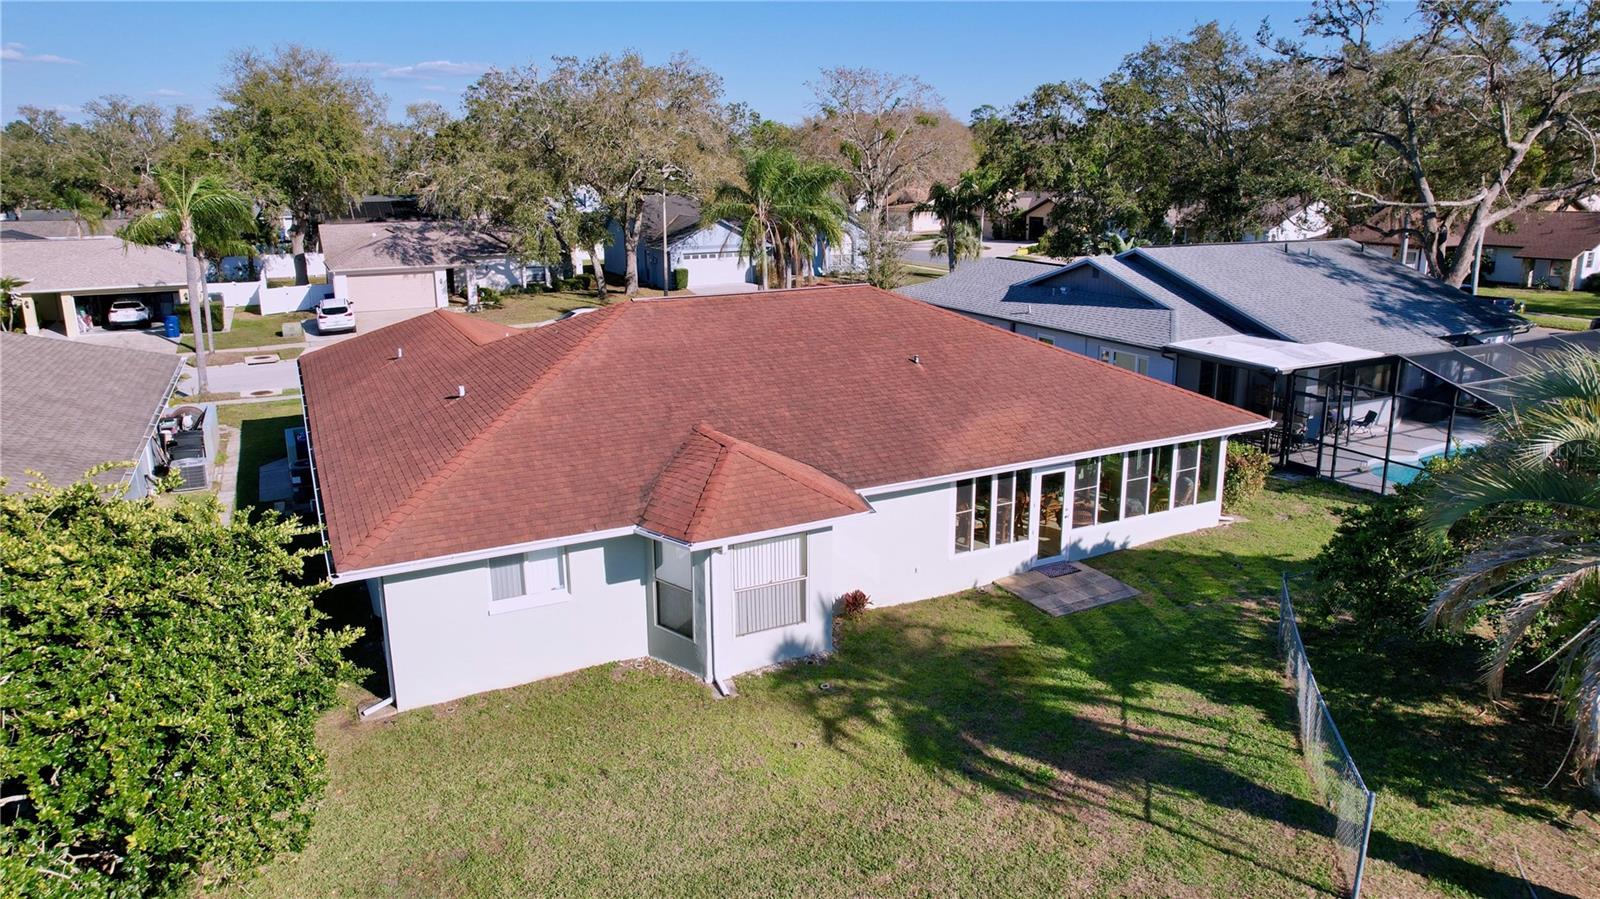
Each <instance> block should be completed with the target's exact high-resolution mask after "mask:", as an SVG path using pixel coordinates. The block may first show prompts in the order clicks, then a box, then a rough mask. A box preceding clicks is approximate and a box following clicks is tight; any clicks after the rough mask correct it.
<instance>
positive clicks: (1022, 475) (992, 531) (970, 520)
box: [950, 468, 1038, 556]
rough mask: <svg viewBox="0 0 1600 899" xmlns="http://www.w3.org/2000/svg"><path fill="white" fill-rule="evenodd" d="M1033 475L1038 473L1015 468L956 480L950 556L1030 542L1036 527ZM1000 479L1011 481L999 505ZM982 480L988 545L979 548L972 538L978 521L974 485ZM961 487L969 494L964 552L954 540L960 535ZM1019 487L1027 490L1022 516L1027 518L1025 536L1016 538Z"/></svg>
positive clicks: (1036, 529) (976, 494)
mask: <svg viewBox="0 0 1600 899" xmlns="http://www.w3.org/2000/svg"><path fill="white" fill-rule="evenodd" d="M1037 474H1038V471H1037V470H1036V469H1032V468H1015V469H1012V470H1010V471H997V472H995V473H994V474H991V475H980V476H979V477H975V478H962V479H961V480H959V481H956V482H955V483H954V485H953V487H954V489H953V490H952V491H951V503H950V521H951V537H950V555H951V556H964V555H966V554H968V553H973V552H979V553H981V552H986V551H988V550H991V549H998V548H999V547H1002V546H1010V545H1011V544H1013V543H1020V542H1025V541H1028V540H1032V539H1033V538H1034V535H1035V534H1037V533H1038V524H1037V523H1036V522H1035V521H1034V520H1033V498H1034V495H1035V494H1034V483H1033V482H1034V476H1035V475H1037ZM1003 477H1006V478H1010V479H1011V498H1010V499H1009V500H1005V501H1003V502H1002V500H1001V499H1000V479H1001V478H1003ZM984 479H987V480H988V481H989V542H987V543H985V544H984V545H982V546H977V545H976V544H975V543H974V538H975V537H976V535H977V526H976V522H977V519H978V482H979V481H981V480H984ZM962 485H967V487H966V489H968V490H970V491H971V494H972V506H971V508H970V509H969V510H968V512H967V513H966V516H967V517H966V523H965V528H966V537H967V546H966V548H965V549H962V548H961V545H960V543H959V542H958V538H959V537H960V536H961V533H960V529H961V527H962V526H963V525H962V523H961V522H960V521H959V520H958V519H957V517H956V516H957V515H958V514H959V510H960V508H961V491H962ZM1023 488H1026V490H1027V491H1028V508H1027V510H1026V513H1025V514H1026V515H1027V526H1028V531H1027V533H1026V534H1024V535H1023V536H1020V537H1019V536H1018V535H1017V522H1016V513H1017V494H1018V493H1019V492H1021V491H1022V489H1023ZM1002 505H1004V507H1005V510H1006V516H1005V529H1004V530H1003V531H1002V530H1001V528H1000V508H1001V506H1002ZM1002 533H1003V534H1004V535H1005V539H1004V540H1001V539H1000V535H1001V534H1002Z"/></svg>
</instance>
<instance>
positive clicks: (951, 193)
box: [916, 170, 999, 271]
mask: <svg viewBox="0 0 1600 899" xmlns="http://www.w3.org/2000/svg"><path fill="white" fill-rule="evenodd" d="M998 186H999V181H998V179H996V178H995V177H994V176H993V175H991V174H989V173H987V172H984V171H982V170H975V171H971V172H966V173H964V174H962V176H961V177H960V178H957V179H956V183H955V185H954V186H946V185H944V184H941V183H938V182H935V183H934V185H933V187H931V188H929V189H928V199H927V200H925V201H923V202H921V203H918V204H917V207H916V211H917V212H931V213H933V214H934V215H936V216H938V217H939V234H940V236H941V237H942V238H943V242H942V243H941V246H943V247H944V251H945V256H946V257H947V258H948V259H949V261H950V270H951V271H955V267H956V263H957V262H959V261H960V252H959V251H960V250H961V248H962V246H963V241H962V237H961V233H960V232H961V226H962V225H968V226H970V227H972V228H973V229H974V230H975V231H976V229H978V228H980V227H981V224H980V222H979V218H978V217H979V215H980V213H982V212H983V210H984V209H986V208H987V207H989V206H990V205H992V204H993V203H994V201H995V195H996V192H997V188H998ZM967 246H970V243H968V244H967ZM982 252H983V247H982V244H981V243H980V244H979V247H978V252H977V253H975V254H973V255H972V256H969V257H967V258H969V259H970V258H976V257H977V256H978V255H981V254H982Z"/></svg>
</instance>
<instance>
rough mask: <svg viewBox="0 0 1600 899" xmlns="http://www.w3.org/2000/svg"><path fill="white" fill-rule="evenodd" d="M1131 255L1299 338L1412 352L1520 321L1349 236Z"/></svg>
mask: <svg viewBox="0 0 1600 899" xmlns="http://www.w3.org/2000/svg"><path fill="white" fill-rule="evenodd" d="M1131 255H1132V256H1133V257H1134V258H1135V259H1138V258H1143V259H1146V260H1149V261H1150V262H1152V263H1154V264H1155V265H1157V266H1159V267H1160V268H1161V269H1163V270H1165V271H1166V272H1169V273H1171V274H1172V275H1175V276H1177V277H1178V278H1181V279H1183V281H1184V282H1186V283H1187V284H1189V285H1192V286H1194V287H1196V288H1198V289H1200V290H1202V291H1204V292H1206V293H1208V294H1210V295H1211V296H1213V297H1216V298H1217V299H1219V300H1221V301H1222V302H1223V303H1225V304H1227V305H1228V306H1230V307H1232V308H1234V309H1237V310H1238V311H1239V312H1241V313H1243V314H1244V315H1246V316H1248V317H1249V318H1250V319H1251V320H1253V321H1256V322H1259V323H1260V324H1261V325H1263V326H1264V327H1266V328H1269V329H1271V330H1272V331H1274V332H1276V333H1277V334H1281V335H1282V336H1284V337H1286V338H1288V339H1290V340H1294V341H1298V342H1300V343H1316V342H1319V341H1334V342H1337V343H1342V344H1347V345H1350V346H1356V347H1362V348H1364V349H1369V350H1375V351H1377V352H1382V353H1417V352H1427V351H1430V350H1436V349H1439V348H1441V347H1443V346H1446V345H1447V344H1446V342H1445V341H1444V340H1443V339H1442V338H1444V337H1445V336H1447V335H1465V334H1476V333H1480V332H1483V331H1494V330H1501V329H1505V328H1510V327H1515V326H1517V325H1519V324H1523V323H1524V320H1523V319H1521V318H1519V317H1517V316H1515V315H1511V314H1510V313H1506V312H1501V311H1499V310H1497V309H1495V308H1494V307H1493V306H1491V305H1489V304H1488V303H1485V302H1483V301H1480V300H1476V299H1473V298H1471V297H1469V296H1467V295H1466V294H1464V293H1462V292H1461V291H1459V290H1457V289H1455V288H1453V287H1450V286H1448V285H1446V284H1444V283H1443V282H1440V281H1438V280H1436V279H1433V278H1429V277H1428V276H1426V275H1423V274H1421V273H1419V272H1416V271H1413V270H1412V269H1409V268H1407V267H1405V266H1403V265H1400V264H1399V263H1397V262H1395V261H1393V260H1392V259H1388V258H1385V257H1383V256H1382V255H1381V254H1378V253H1365V252H1363V251H1362V248H1361V245H1360V244H1358V243H1356V242H1355V241H1351V240H1322V241H1296V242H1290V243H1234V244H1191V245H1180V246H1170V247H1142V248H1140V249H1137V250H1133V251H1131ZM1197 336H1199V335H1197Z"/></svg>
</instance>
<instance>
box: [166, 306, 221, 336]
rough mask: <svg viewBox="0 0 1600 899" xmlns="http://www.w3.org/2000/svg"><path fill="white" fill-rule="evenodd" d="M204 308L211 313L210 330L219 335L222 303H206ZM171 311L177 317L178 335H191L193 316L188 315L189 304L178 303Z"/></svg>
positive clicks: (192, 331)
mask: <svg viewBox="0 0 1600 899" xmlns="http://www.w3.org/2000/svg"><path fill="white" fill-rule="evenodd" d="M206 307H207V308H208V309H209V311H210V312H211V330H212V331H214V332H218V333H220V332H221V331H222V301H221V300H213V301H211V302H209V303H207V304H206ZM172 311H173V314H175V315H177V316H178V333H180V334H193V333H194V316H192V315H191V314H190V313H189V304H188V303H179V304H177V305H176V306H174V307H172ZM201 314H204V313H201Z"/></svg>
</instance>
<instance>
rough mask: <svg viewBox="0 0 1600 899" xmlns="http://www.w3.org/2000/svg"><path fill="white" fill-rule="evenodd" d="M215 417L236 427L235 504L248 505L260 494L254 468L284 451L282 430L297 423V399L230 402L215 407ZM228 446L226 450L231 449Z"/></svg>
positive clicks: (258, 468) (298, 403)
mask: <svg viewBox="0 0 1600 899" xmlns="http://www.w3.org/2000/svg"><path fill="white" fill-rule="evenodd" d="M217 421H218V422H220V423H221V424H225V425H232V426H233V427H236V428H238V429H239V447H238V453H239V486H238V488H237V494H236V500H235V508H238V509H248V508H252V507H254V506H255V505H256V502H257V500H258V499H259V496H260V482H259V480H258V477H257V472H259V471H260V469H261V466H262V465H265V464H266V463H268V462H271V461H272V460H274V459H282V458H283V457H284V455H285V450H284V445H283V431H284V429H285V428H292V427H295V426H296V425H298V424H300V422H301V421H302V419H301V417H300V399H299V397H295V398H294V399H286V400H277V401H274V402H270V403H229V404H227V405H224V406H218V407H217ZM233 451H234V450H233V448H232V447H229V452H233Z"/></svg>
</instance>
